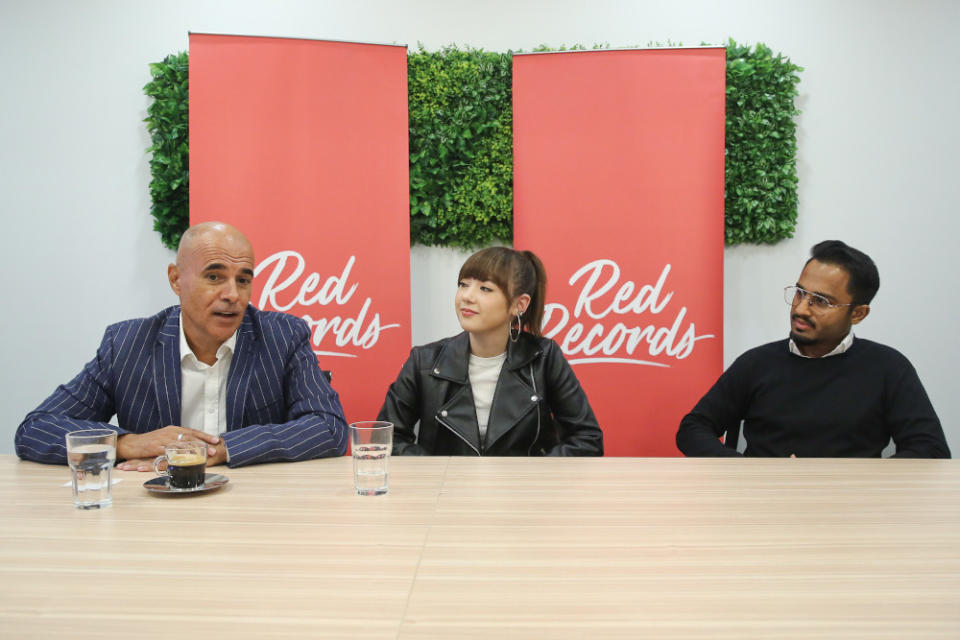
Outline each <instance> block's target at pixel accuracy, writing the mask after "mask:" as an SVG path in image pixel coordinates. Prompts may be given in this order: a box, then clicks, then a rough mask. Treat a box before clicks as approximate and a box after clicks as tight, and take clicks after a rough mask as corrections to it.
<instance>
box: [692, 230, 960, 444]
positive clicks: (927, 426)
mask: <svg viewBox="0 0 960 640" xmlns="http://www.w3.org/2000/svg"><path fill="white" fill-rule="evenodd" d="M879 288H880V276H879V273H878V272H877V267H876V265H875V264H874V263H873V260H871V259H870V257H869V256H867V255H866V254H865V253H863V252H862V251H858V250H856V249H854V248H853V247H850V246H847V245H846V244H844V243H843V242H840V241H839V240H827V241H824V242H821V243H819V244H817V245H815V246H814V247H813V249H812V250H811V257H810V259H809V260H808V261H807V263H806V265H805V266H804V268H803V272H802V273H801V274H800V279H799V280H798V281H797V283H796V285H794V286H789V287H787V288H786V289H785V290H784V298H785V299H786V301H787V304H789V305H790V337H789V339H787V340H780V341H777V342H772V343H770V344H766V345H763V346H761V347H757V348H755V349H751V350H750V351H747V352H746V353H744V354H743V355H741V356H740V357H739V358H737V360H736V361H735V362H734V363H733V364H732V365H730V368H729V369H727V370H726V371H725V372H724V373H723V375H721V376H720V378H719V379H718V380H717V382H716V383H715V384H714V385H713V387H712V388H711V389H710V390H709V391H708V392H707V394H706V395H705V396H703V398H702V399H701V400H700V402H698V403H697V405H696V406H695V407H694V408H693V411H691V412H690V413H689V414H687V415H686V417H684V418H683V420H682V421H681V423H680V429H679V431H678V432H677V447H679V449H680V451H682V452H683V453H684V454H685V455H688V456H737V455H741V454H739V453H738V452H737V450H736V448H735V447H736V442H735V441H731V442H729V443H728V444H730V445H732V446H725V445H724V444H722V443H721V442H720V440H719V437H720V436H721V435H723V434H724V433H726V434H727V438H728V439H730V438H731V437H733V438H736V435H735V434H738V433H739V427H740V423H741V421H742V422H743V434H744V438H745V440H746V442H747V447H746V450H745V451H744V454H743V455H747V456H768V457H778V456H782V457H787V456H798V457H821V458H822V457H849V458H854V457H856V458H867V457H879V456H880V454H881V452H882V451H883V450H884V448H885V447H886V446H887V444H889V442H890V440H891V439H893V442H894V444H895V445H896V453H895V454H894V457H903V458H949V457H950V449H949V447H948V446H947V442H946V439H945V438H944V435H943V428H942V427H941V425H940V420H939V419H938V418H937V414H936V412H935V411H934V410H933V406H932V405H931V404H930V399H929V398H928V397H927V394H926V392H925V391H924V389H923V385H922V384H921V383H920V378H919V377H918V376H917V372H916V371H915V370H914V368H913V366H912V365H911V364H910V362H909V361H908V360H907V359H906V358H905V357H904V356H903V355H902V354H900V353H899V352H898V351H896V350H895V349H891V348H890V347H887V346H884V345H882V344H879V343H876V342H872V341H870V340H864V339H863V338H856V339H854V336H853V331H852V328H853V325H855V324H859V323H860V322H861V321H862V320H863V319H864V318H866V317H867V315H868V314H869V313H870V306H869V305H870V301H871V300H873V296H874V295H875V294H876V292H877V290H878V289H879Z"/></svg>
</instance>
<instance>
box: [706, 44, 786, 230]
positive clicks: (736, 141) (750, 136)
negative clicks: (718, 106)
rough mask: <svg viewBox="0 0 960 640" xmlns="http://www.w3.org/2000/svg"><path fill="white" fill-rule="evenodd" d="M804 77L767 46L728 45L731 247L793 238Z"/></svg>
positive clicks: (728, 226) (727, 206)
mask: <svg viewBox="0 0 960 640" xmlns="http://www.w3.org/2000/svg"><path fill="white" fill-rule="evenodd" d="M800 71H803V68H802V67H798V66H797V65H795V64H793V63H791V62H790V60H789V59H788V58H784V57H783V56H782V55H779V54H778V55H777V56H776V57H774V55H773V52H772V51H771V50H770V49H769V48H768V47H766V46H764V45H762V44H758V45H757V46H756V47H755V48H754V49H751V48H750V47H747V46H741V45H738V44H737V43H736V42H734V41H733V40H730V42H729V43H728V44H727V157H726V172H727V175H726V185H725V186H726V200H725V203H724V210H725V217H726V242H727V244H739V243H742V242H752V243H757V244H760V243H774V242H777V241H778V240H782V239H784V238H791V237H793V230H794V228H795V227H796V224H797V125H796V122H795V121H794V117H795V116H797V115H799V113H800V112H799V111H798V110H797V108H796V107H795V106H794V103H793V99H794V98H795V97H796V95H797V84H798V83H799V82H800V76H799V75H797V74H798V73H799V72H800Z"/></svg>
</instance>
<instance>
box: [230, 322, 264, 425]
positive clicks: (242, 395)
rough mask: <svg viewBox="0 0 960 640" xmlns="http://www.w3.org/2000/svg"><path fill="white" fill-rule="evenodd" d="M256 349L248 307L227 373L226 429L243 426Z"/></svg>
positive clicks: (254, 332)
mask: <svg viewBox="0 0 960 640" xmlns="http://www.w3.org/2000/svg"><path fill="white" fill-rule="evenodd" d="M256 349H257V334H256V331H254V328H253V320H251V318H250V310H249V308H248V309H247V311H246V313H244V315H243V322H242V323H240V328H239V329H238V330H237V346H236V350H235V351H234V353H233V359H232V360H231V361H230V372H229V373H228V374H227V431H233V430H235V429H239V428H241V427H242V426H243V423H242V420H243V411H244V408H245V405H246V401H247V396H248V395H249V394H248V393H247V390H248V389H249V388H250V377H251V376H250V372H251V370H252V368H253V362H254V360H255V359H256V358H255V356H256Z"/></svg>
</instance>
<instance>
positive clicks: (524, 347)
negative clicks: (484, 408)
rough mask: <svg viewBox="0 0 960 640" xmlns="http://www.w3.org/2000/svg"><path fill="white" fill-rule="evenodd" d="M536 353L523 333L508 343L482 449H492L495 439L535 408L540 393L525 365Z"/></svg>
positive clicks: (534, 347)
mask: <svg viewBox="0 0 960 640" xmlns="http://www.w3.org/2000/svg"><path fill="white" fill-rule="evenodd" d="M539 353H540V351H539V349H537V348H536V346H535V344H534V343H533V341H531V340H528V339H526V336H525V335H524V336H522V337H521V339H520V340H517V342H510V343H508V345H507V360H506V362H504V363H503V370H502V371H501V372H500V380H499V381H498V382H497V390H496V392H495V393H494V396H493V405H492V406H491V407H490V420H489V422H488V423H487V425H488V426H487V442H486V446H485V449H487V450H492V449H493V447H494V445H495V444H496V442H497V440H499V439H500V438H501V437H502V436H504V435H505V434H506V433H507V432H509V431H510V430H511V429H513V428H514V427H515V426H516V425H517V423H518V422H520V420H522V419H523V418H524V416H526V415H527V414H528V413H530V411H531V410H535V409H536V407H537V404H538V403H539V400H540V392H539V390H535V389H534V386H535V384H536V383H535V382H534V381H533V379H532V378H531V376H532V375H533V372H532V371H531V369H530V367H529V366H528V365H529V364H530V362H531V361H533V359H534V358H536V357H537V356H538V355H539ZM535 437H536V436H535ZM532 443H533V442H532V441H531V444H532Z"/></svg>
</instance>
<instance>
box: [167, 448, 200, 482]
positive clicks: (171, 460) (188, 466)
mask: <svg viewBox="0 0 960 640" xmlns="http://www.w3.org/2000/svg"><path fill="white" fill-rule="evenodd" d="M167 472H168V473H169V474H170V486H171V487H173V488H174V489H194V488H196V487H202V486H203V482H204V480H205V479H206V477H207V460H206V458H205V457H204V456H203V455H198V454H195V453H180V454H173V455H170V452H169V451H168V452H167Z"/></svg>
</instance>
